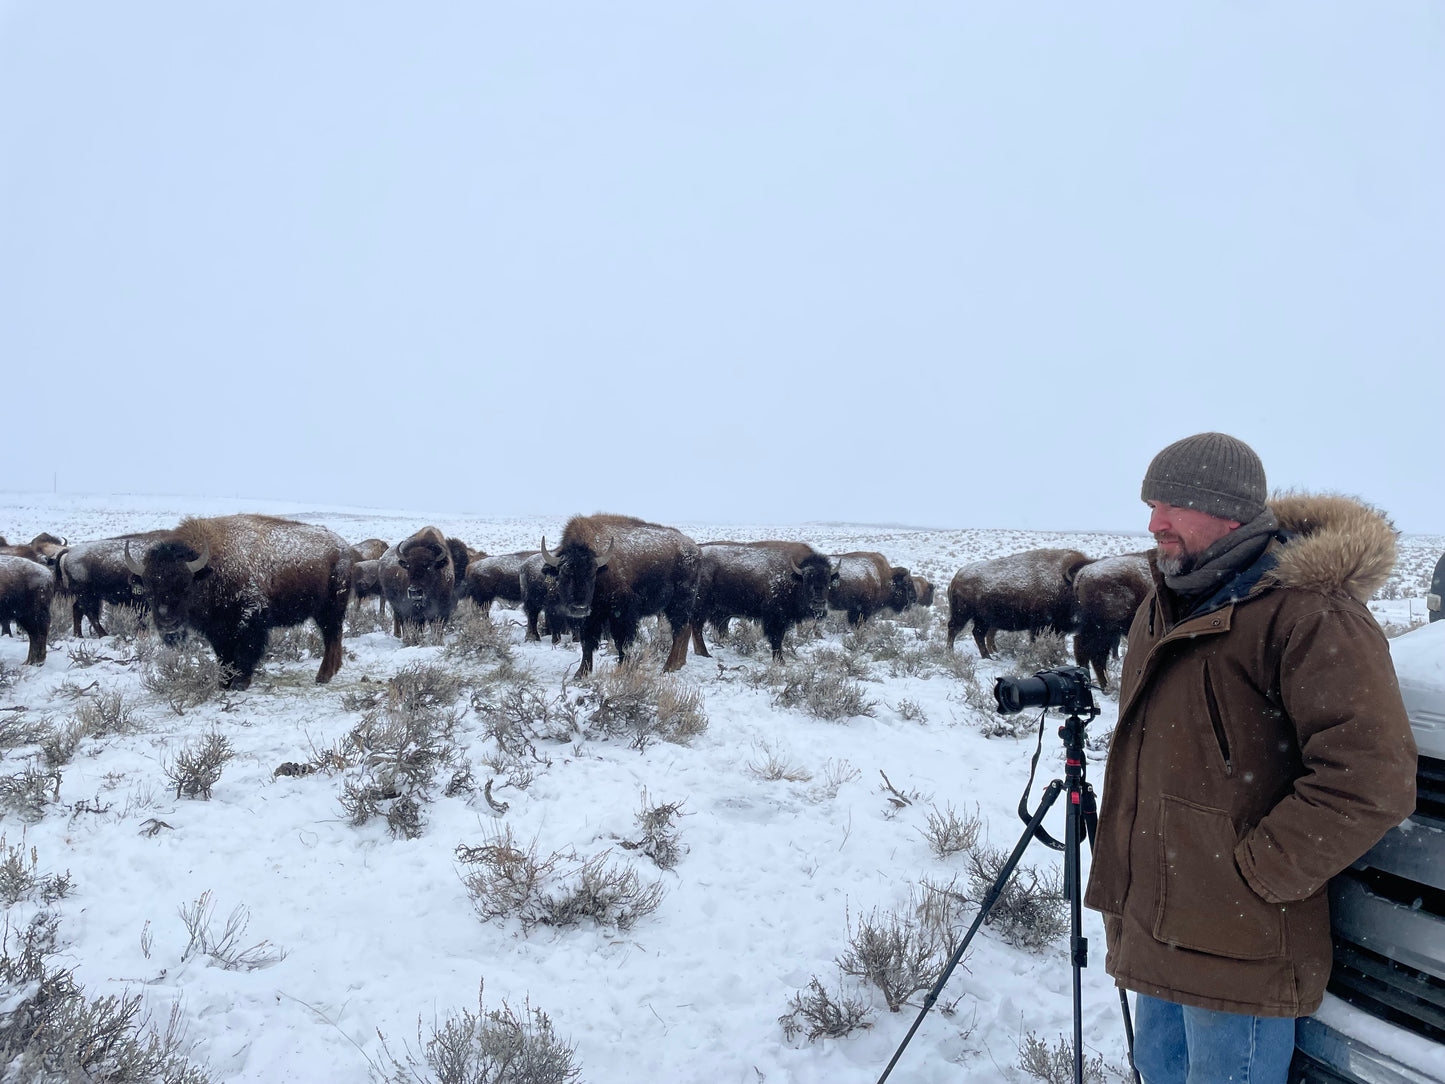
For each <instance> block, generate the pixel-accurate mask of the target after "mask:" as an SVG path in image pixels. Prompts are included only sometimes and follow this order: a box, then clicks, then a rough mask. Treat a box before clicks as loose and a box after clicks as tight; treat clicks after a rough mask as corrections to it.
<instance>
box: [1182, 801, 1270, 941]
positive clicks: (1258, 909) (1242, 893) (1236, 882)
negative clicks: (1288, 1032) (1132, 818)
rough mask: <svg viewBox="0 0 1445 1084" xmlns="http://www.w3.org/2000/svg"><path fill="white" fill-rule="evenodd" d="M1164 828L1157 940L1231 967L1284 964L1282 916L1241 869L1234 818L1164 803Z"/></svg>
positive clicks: (1215, 811)
mask: <svg viewBox="0 0 1445 1084" xmlns="http://www.w3.org/2000/svg"><path fill="white" fill-rule="evenodd" d="M1159 821H1160V824H1159V832H1160V838H1161V840H1162V842H1163V847H1162V849H1161V852H1160V866H1159V910H1158V914H1157V915H1156V916H1155V921H1154V936H1155V937H1156V938H1157V939H1158V940H1160V941H1163V942H1165V943H1167V944H1171V945H1178V946H1179V947H1180V948H1187V949H1193V950H1195V951H1196V952H1207V953H1209V954H1210V955H1211V956H1223V957H1227V958H1228V959H1232V960H1264V959H1269V958H1271V957H1278V956H1282V955H1283V954H1284V912H1283V909H1282V908H1281V907H1280V906H1279V905H1278V904H1272V903H1267V902H1266V901H1265V900H1263V899H1261V898H1260V897H1259V896H1257V895H1256V894H1255V892H1254V890H1253V889H1252V888H1250V887H1249V885H1248V884H1247V883H1246V882H1245V880H1244V877H1243V876H1242V875H1241V874H1240V872H1239V868H1238V867H1237V866H1236V865H1235V864H1234V845H1235V843H1236V842H1237V836H1236V833H1235V830H1234V823H1233V821H1232V820H1231V819H1230V816H1229V814H1228V813H1226V812H1225V811H1224V810H1222V809H1211V808H1209V807H1208V806H1201V805H1196V804H1195V803H1193V802H1188V801H1185V800H1184V799H1183V798H1173V797H1170V796H1169V795H1165V796H1164V797H1163V799H1162V801H1161V802H1160V810H1159Z"/></svg>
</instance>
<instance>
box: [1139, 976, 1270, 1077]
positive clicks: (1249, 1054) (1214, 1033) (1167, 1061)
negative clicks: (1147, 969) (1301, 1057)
mask: <svg viewBox="0 0 1445 1084" xmlns="http://www.w3.org/2000/svg"><path fill="white" fill-rule="evenodd" d="M1293 1055H1294V1018H1293V1017H1282V1016H1242V1015H1240V1014H1239V1013H1232V1012H1216V1011H1215V1010H1213V1009H1195V1008H1191V1007H1190V1006H1188V1005H1175V1004H1173V1003H1172V1002H1169V1001H1160V1000H1159V999H1158V998H1153V997H1149V996H1147V995H1145V994H1139V995H1138V1001H1137V1002H1136V1003H1135V1006H1134V1064H1135V1065H1136V1066H1137V1067H1138V1069H1139V1075H1140V1076H1142V1077H1143V1078H1144V1084H1285V1080H1286V1078H1287V1077H1288V1075H1289V1063H1290V1058H1291V1057H1292V1056H1293Z"/></svg>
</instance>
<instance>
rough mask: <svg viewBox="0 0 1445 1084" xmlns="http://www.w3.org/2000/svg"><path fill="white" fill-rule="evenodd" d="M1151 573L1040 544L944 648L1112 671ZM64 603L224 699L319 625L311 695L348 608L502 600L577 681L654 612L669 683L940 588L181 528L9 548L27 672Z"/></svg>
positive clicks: (762, 550)
mask: <svg viewBox="0 0 1445 1084" xmlns="http://www.w3.org/2000/svg"><path fill="white" fill-rule="evenodd" d="M1149 584H1150V573H1149V566H1148V562H1147V559H1146V558H1145V556H1144V555H1142V554H1138V553H1135V554H1127V555H1124V556H1121V557H1105V558H1102V559H1099V560H1093V559H1091V558H1089V557H1087V556H1085V555H1084V554H1082V553H1080V552H1078V551H1077V550H1069V549H1034V550H1027V551H1025V552H1022V553H1015V554H1011V555H1009V556H1006V557H998V558H995V559H993V560H988V561H980V562H977V563H975V564H970V565H967V566H965V567H964V568H962V569H960V570H959V572H958V574H957V575H955V576H954V577H953V581H952V583H950V584H949V588H948V604H949V618H948V646H949V648H950V649H952V647H953V641H954V639H955V638H956V637H957V636H958V634H959V633H960V632H962V631H963V629H964V628H965V627H966V626H967V625H968V624H969V623H970V622H972V623H973V638H974V641H975V643H977V645H978V650H979V653H980V654H981V655H982V656H983V657H984V658H988V657H990V652H991V650H992V648H993V634H994V633H995V631H997V630H1000V629H1003V630H1011V631H1013V630H1018V631H1022V630H1027V631H1030V632H1040V631H1043V630H1049V629H1051V630H1054V631H1057V632H1060V633H1073V634H1074V651H1075V655H1076V658H1077V660H1078V663H1079V665H1081V666H1090V665H1092V666H1093V668H1094V671H1095V674H1096V675H1097V677H1098V680H1099V683H1100V684H1101V685H1104V684H1106V678H1105V666H1106V664H1107V661H1108V659H1109V656H1110V654H1111V652H1113V651H1115V650H1117V647H1118V643H1119V638H1120V637H1121V636H1122V635H1123V634H1124V633H1125V632H1126V631H1127V630H1128V625H1129V621H1130V619H1131V617H1132V616H1133V613H1134V611H1135V609H1136V608H1137V607H1138V605H1139V602H1140V600H1141V599H1142V598H1143V597H1144V595H1145V594H1146V593H1147V591H1148V589H1149ZM56 594H60V595H62V596H63V597H65V598H68V599H70V601H71V611H72V616H73V620H74V625H75V628H74V632H75V635H76V636H80V635H81V625H82V619H84V620H85V621H88V622H89V624H90V628H91V630H92V632H93V633H94V634H95V635H97V636H100V635H104V634H105V629H104V627H103V626H102V625H101V606H102V603H109V604H111V605H113V606H114V605H119V604H136V605H139V606H141V607H143V608H144V609H146V610H148V611H149V613H150V616H151V620H152V621H153V622H154V624H155V627H156V630H157V632H159V633H160V635H161V636H162V638H163V639H164V640H165V641H166V642H167V643H176V642H178V641H179V640H180V639H181V638H183V637H184V636H185V635H186V632H187V630H188V629H195V630H196V631H197V632H199V633H200V634H201V635H203V636H204V637H205V638H206V639H207V640H208V641H209V642H210V644H211V647H212V648H213V649H214V650H215V653H216V657H217V660H218V661H219V662H220V663H222V664H223V665H224V666H226V667H227V670H226V673H227V674H228V679H227V680H228V682H229V687H231V688H245V687H246V686H247V685H249V684H250V681H251V677H252V675H253V673H254V672H255V669H256V665H257V663H258V662H259V661H260V660H261V657H262V656H263V654H264V653H265V650H266V641H267V635H268V633H269V631H270V630H271V629H272V628H277V627H282V626H287V625H296V624H300V623H301V622H303V621H305V620H307V619H308V618H310V619H313V620H315V622H316V624H317V626H318V628H319V629H320V631H321V637H322V641H323V643H324V649H323V653H322V659H321V667H320V669H319V670H318V671H317V673H316V680H317V681H318V682H327V681H330V680H331V678H332V677H333V676H334V675H335V674H336V672H337V670H339V669H340V668H341V660H342V653H341V633H342V625H343V623H344V619H345V616H346V608H347V606H348V605H349V604H351V603H352V601H353V600H355V601H357V602H359V601H360V600H362V599H365V598H368V597H379V598H380V600H381V601H380V603H379V605H380V606H381V607H382V610H383V612H384V611H385V608H386V607H388V606H389V607H390V608H391V612H392V616H393V621H394V631H395V633H396V634H397V635H398V636H400V635H401V634H402V629H403V626H407V625H423V624H430V623H437V622H445V621H447V620H448V619H449V618H450V617H451V615H452V612H453V610H454V608H455V607H456V604H457V603H458V601H460V600H461V599H465V598H470V599H472V600H473V601H474V602H476V603H477V605H478V606H480V607H481V608H482V610H483V611H484V612H485V611H487V610H488V609H489V608H490V606H491V603H492V601H493V600H502V601H505V602H510V603H514V604H519V605H521V606H522V607H523V609H524V611H525V613H526V616H527V633H526V637H527V639H528V640H538V639H540V629H539V621H540V620H545V621H546V630H547V632H548V633H549V634H550V636H551V637H552V642H553V643H557V642H558V640H560V638H561V636H562V634H563V632H566V631H570V632H571V633H573V634H574V635H575V636H576V638H577V639H579V640H580V641H581V643H582V661H581V665H580V667H579V668H578V674H579V675H581V674H587V673H590V672H591V670H592V657H593V653H594V652H595V651H596V650H597V646H598V644H599V643H601V641H602V637H603V636H604V635H607V636H610V637H611V640H612V642H613V644H614V645H615V646H616V648H617V651H618V655H619V657H625V656H626V653H627V650H628V648H629V647H630V646H631V644H632V642H633V640H634V638H635V637H636V635H637V630H638V625H639V623H640V621H641V619H642V618H644V617H647V616H651V615H661V616H664V617H666V618H667V621H668V625H669V627H670V628H671V630H672V647H671V651H670V652H669V654H668V657H667V662H666V664H665V666H664V670H676V669H678V668H679V667H681V666H682V665H683V663H684V662H685V661H686V657H687V647H688V639H689V637H691V640H692V645H693V650H694V652H695V653H696V654H698V655H707V654H708V651H707V646H706V644H705V643H704V641H703V635H702V633H703V628H704V626H706V625H711V626H712V627H713V629H714V630H715V631H716V632H718V633H721V634H726V631H727V627H728V622H729V620H730V619H732V618H734V617H739V618H749V619H752V620H755V621H757V622H759V623H760V624H761V625H762V629H763V633H764V635H765V636H766V637H767V639H768V642H769V644H770V645H771V647H772V651H773V657H774V658H781V657H782V647H783V637H784V635H785V634H786V633H787V631H788V629H790V628H792V627H793V626H794V625H796V624H798V623H799V622H800V621H805V620H810V619H814V618H821V617H823V616H825V615H826V613H827V612H828V611H829V610H835V611H839V612H842V613H845V614H846V615H847V618H848V622H849V623H850V624H854V625H856V624H858V623H859V622H862V621H866V620H867V619H868V618H869V617H871V616H872V615H874V614H876V613H879V612H880V611H883V610H889V611H893V612H895V613H896V612H901V611H903V610H905V609H906V608H908V607H909V606H912V605H922V606H931V605H932V604H933V585H932V584H930V583H929V582H928V581H927V580H925V579H923V578H922V577H920V576H913V575H911V574H910V573H909V570H908V569H906V568H901V567H898V566H895V565H890V564H889V562H888V560H887V558H885V557H884V556H883V555H882V554H880V553H871V552H859V553H843V554H823V553H819V552H818V551H817V550H815V549H814V548H813V547H812V546H809V545H808V544H807V543H804V542H784V541H764V542H729V541H718V542H704V543H701V544H699V543H697V542H695V541H693V540H692V539H691V538H689V537H688V536H687V535H685V534H683V533H682V532H681V531H678V530H675V529H673V528H671V527H663V526H659V525H658V524H655V523H645V522H643V521H642V520H638V519H632V518H630V517H627V516H613V515H595V516H574V517H573V518H572V519H571V520H570V521H569V522H568V523H567V526H566V527H565V529H564V530H563V532H562V537H561V538H559V539H557V540H556V542H555V544H554V546H553V547H549V546H548V544H547V539H546V538H545V536H544V537H543V538H542V540H541V548H540V549H539V550H535V551H523V552H520V553H510V554H503V555H500V556H490V555H488V554H486V553H483V552H481V551H479V550H473V549H471V548H470V547H468V546H467V545H466V544H465V543H463V542H461V541H459V540H458V539H456V538H448V537H447V536H446V535H445V534H443V532H441V531H440V530H438V529H437V528H436V527H424V528H422V529H421V530H419V531H417V532H416V533H415V534H413V535H411V536H410V537H408V538H405V539H403V540H401V541H400V542H396V543H394V544H388V543H386V542H384V541H382V540H380V539H375V538H372V539H367V540H365V541H363V542H359V543H357V544H356V545H354V546H353V545H351V544H350V543H348V542H346V541H345V540H344V539H342V538H341V536H339V535H338V534H336V533H335V532H334V531H331V530H329V529H327V528H325V527H318V526H314V525H312V524H307V523H301V522H297V521H295V520H287V519H278V518H274V517H271V516H260V515H236V516H216V517H209V518H186V519H183V520H182V521H181V523H180V524H179V525H178V526H177V527H175V528H174V529H173V530H166V531H147V532H142V533H137V534H127V535H121V536H118V537H116V538H102V539H98V540H96V541H92V542H76V543H72V542H69V541H67V540H66V539H64V538H57V537H56V536H54V535H51V534H41V535H38V536H36V537H35V538H34V539H32V540H31V541H30V542H29V543H28V544H24V545H9V544H7V543H6V542H5V540H4V539H3V538H0V625H3V631H4V632H5V633H6V634H8V633H9V632H10V622H11V621H14V622H15V624H17V625H18V626H19V627H20V629H21V630H22V631H24V632H25V633H26V635H27V636H28V637H29V640H30V651H29V655H28V657H27V659H26V662H28V663H33V664H39V663H42V662H44V661H45V649H46V640H47V638H48V636H49V632H50V614H51V601H52V598H53V597H54V596H55V595H56Z"/></svg>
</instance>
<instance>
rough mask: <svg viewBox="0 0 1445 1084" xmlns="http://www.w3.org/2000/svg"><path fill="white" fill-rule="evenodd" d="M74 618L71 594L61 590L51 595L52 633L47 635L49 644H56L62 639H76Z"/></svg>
mask: <svg viewBox="0 0 1445 1084" xmlns="http://www.w3.org/2000/svg"><path fill="white" fill-rule="evenodd" d="M74 637H75V631H74V619H73V617H72V615H71V612H70V596H69V595H63V594H61V593H60V592H59V591H57V592H55V594H53V595H51V596H50V635H49V636H47V637H46V641H47V643H49V644H55V643H57V642H58V641H60V640H70V639H74Z"/></svg>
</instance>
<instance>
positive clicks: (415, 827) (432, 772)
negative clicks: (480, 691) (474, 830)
mask: <svg viewBox="0 0 1445 1084" xmlns="http://www.w3.org/2000/svg"><path fill="white" fill-rule="evenodd" d="M447 682H450V683H452V684H450V685H448V684H447ZM459 691H460V686H459V684H457V683H456V679H455V678H451V677H450V675H446V674H445V672H444V671H440V670H439V669H438V668H437V667H426V666H423V667H408V669H407V670H404V671H402V673H401V674H398V675H397V677H396V678H394V679H392V684H391V685H390V688H389V695H388V701H387V703H386V705H385V706H383V707H379V708H373V709H372V710H371V711H369V712H367V713H366V715H365V716H364V717H363V718H362V720H361V722H360V723H358V724H357V725H356V726H355V727H353V728H352V730H351V733H350V734H349V735H348V737H347V743H346V744H347V746H348V752H347V753H346V754H345V755H344V757H343V759H344V760H345V761H346V762H347V763H351V764H356V765H358V766H359V770H358V771H357V774H355V775H353V776H352V777H350V778H348V779H347V781H346V782H345V784H344V785H343V788H342V794H341V799H340V801H341V807H342V809H343V810H344V811H345V812H346V813H347V815H348V816H349V817H350V820H351V823H352V824H353V825H354V826H357V827H360V826H361V825H363V824H365V823H366V822H367V821H368V820H370V819H371V818H372V817H374V816H378V815H382V816H385V817H386V822H387V828H388V829H389V830H390V831H391V833H392V835H393V836H396V837H397V838H406V839H413V838H415V837H416V836H418V835H419V834H420V833H421V830H422V827H423V823H424V821H423V816H422V808H423V805H424V803H426V802H427V801H429V800H430V798H431V791H432V787H433V784H434V781H435V779H436V775H437V773H438V772H439V771H441V770H442V769H443V768H445V767H446V766H447V765H448V764H449V763H450V762H451V761H452V760H453V759H454V758H455V757H456V755H457V747H456V743H455V740H454V736H455V733H456V725H457V721H458V718H459V713H458V711H457V709H456V708H455V707H453V706H451V705H452V704H453V703H454V701H455V699H456V695H457V693H458V692H459ZM387 803H390V804H387Z"/></svg>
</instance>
